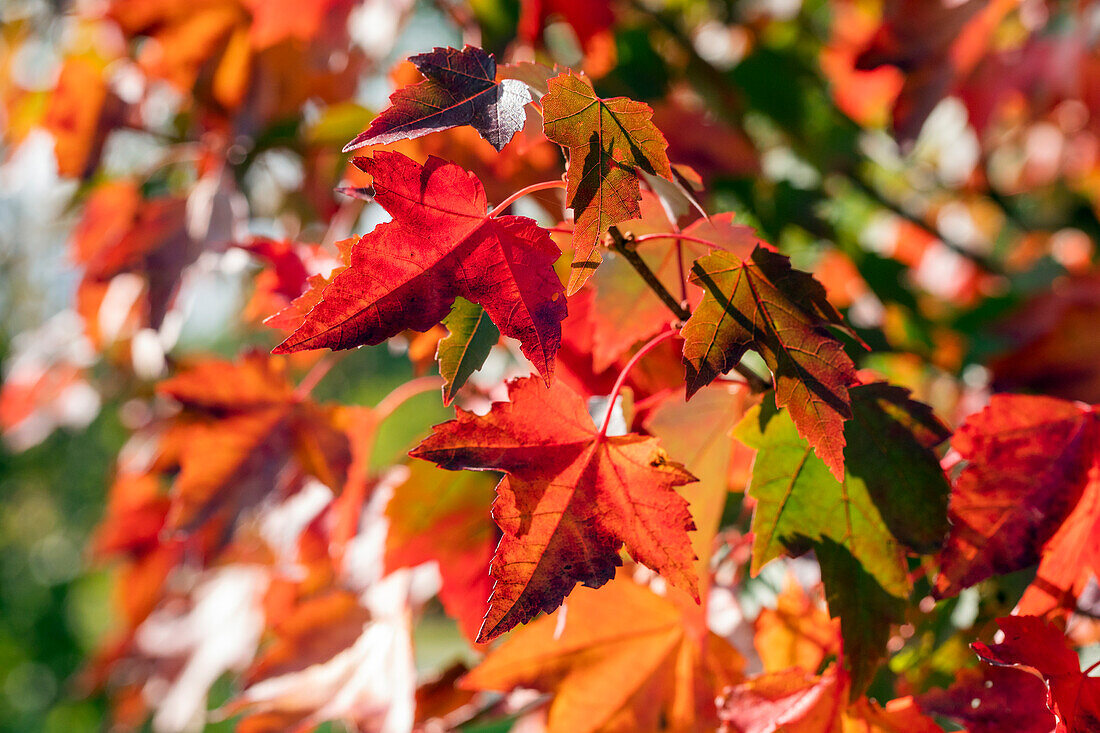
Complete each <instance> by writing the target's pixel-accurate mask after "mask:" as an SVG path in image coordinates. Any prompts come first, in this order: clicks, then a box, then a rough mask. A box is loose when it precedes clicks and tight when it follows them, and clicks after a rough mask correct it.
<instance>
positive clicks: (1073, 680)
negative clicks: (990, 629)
mask: <svg viewBox="0 0 1100 733" xmlns="http://www.w3.org/2000/svg"><path fill="white" fill-rule="evenodd" d="M997 625H998V626H1000V627H1001V631H1002V632H1004V635H1005V638H1004V641H1002V642H1000V643H999V644H994V645H993V646H986V645H985V644H983V643H982V642H980V641H979V642H975V643H974V644H972V645H971V646H972V647H973V649H974V651H975V652H977V654H978V656H979V657H981V658H982V659H983V660H984V661H986V662H989V663H990V664H995V665H998V666H1001V667H1015V668H1017V669H1024V670H1026V671H1029V672H1031V673H1032V674H1035V675H1037V676H1039V677H1041V678H1042V679H1043V682H1044V683H1045V684H1046V686H1047V690H1048V693H1047V707H1048V708H1049V709H1050V710H1051V712H1053V713H1054V714H1055V715H1056V716H1057V718H1058V729H1057V730H1058V731H1059V732H1061V731H1065V732H1066V733H1086V732H1087V731H1095V730H1100V677H1089V676H1088V675H1086V674H1085V673H1084V672H1082V671H1081V666H1080V665H1081V662H1080V660H1079V659H1078V658H1077V653H1076V652H1075V651H1073V648H1072V647H1071V646H1070V645H1069V644H1068V643H1067V641H1066V637H1065V636H1063V635H1062V632H1061V631H1059V630H1058V629H1057V627H1055V626H1052V625H1051V624H1047V623H1044V622H1043V620H1042V619H1040V618H1038V617H1036V616H1008V617H1005V618H999V619H997Z"/></svg>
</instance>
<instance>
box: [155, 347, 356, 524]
mask: <svg viewBox="0 0 1100 733" xmlns="http://www.w3.org/2000/svg"><path fill="white" fill-rule="evenodd" d="M283 366H284V365H283V364H282V363H281V362H280V360H275V359H271V358H270V357H267V356H265V355H261V354H258V353H252V354H249V355H247V356H245V358H243V359H241V360H240V361H239V362H237V363H229V362H224V361H220V360H216V359H210V360H206V361H201V362H198V363H197V364H195V365H194V366H193V367H192V368H191V369H188V370H186V371H183V372H181V373H180V374H178V375H177V376H175V377H173V378H171V379H168V380H166V381H164V382H161V384H160V385H159V386H158V391H159V392H160V393H161V394H164V395H168V396H170V397H172V398H174V399H175V400H176V401H178V402H179V403H180V404H181V405H182V406H183V407H184V411H183V412H182V413H181V414H180V415H179V416H177V417H176V420H175V423H174V427H175V431H176V432H175V435H174V438H175V439H176V440H177V441H179V443H178V451H179V453H178V456H179V467H180V472H179V476H178V477H177V478H176V480H175V485H174V488H173V492H172V494H173V495H172V510H171V512H170V513H169V516H168V520H167V525H168V527H169V528H170V529H184V530H191V529H194V528H196V527H198V526H200V525H202V524H203V523H205V522H207V521H208V520H210V519H211V518H213V517H215V516H218V515H222V516H225V518H228V519H231V520H232V519H235V518H236V516H237V515H238V514H239V513H240V512H242V511H243V510H244V509H246V508H248V507H249V506H251V505H253V504H256V503H258V502H259V501H261V500H262V499H263V498H264V497H266V496H268V495H269V494H270V493H272V492H273V491H274V490H275V489H276V488H277V486H279V485H280V484H284V483H286V478H287V477H288V476H289V475H291V474H292V473H293V472H289V473H287V467H288V466H289V465H290V461H291V459H295V461H294V463H295V465H296V466H297V467H299V468H300V469H301V470H303V471H304V472H305V473H308V474H311V475H313V476H315V477H317V478H318V479H319V480H320V481H321V482H323V483H325V484H327V485H328V486H330V487H332V488H333V489H334V490H339V489H340V488H341V487H342V485H343V483H344V478H345V476H346V474H347V470H348V464H349V462H350V460H351V455H350V447H349V444H348V438H347V436H346V435H345V433H344V432H343V430H341V429H340V427H339V418H338V414H337V413H336V412H335V411H333V410H332V409H328V408H325V407H322V406H320V405H317V404H315V403H314V402H312V401H311V400H308V399H304V398H302V397H300V396H298V395H296V394H295V391H294V390H293V388H292V387H291V385H290V383H289V382H288V381H287V379H286V377H285V375H284V373H283ZM226 515H227V516H226Z"/></svg>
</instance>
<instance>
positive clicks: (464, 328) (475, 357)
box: [436, 298, 500, 405]
mask: <svg viewBox="0 0 1100 733" xmlns="http://www.w3.org/2000/svg"><path fill="white" fill-rule="evenodd" d="M443 325H444V326H446V327H447V331H448V333H447V336H446V337H444V338H442V339H440V341H439V348H438V349H437V351H436V359H437V360H438V361H439V374H440V376H442V377H443V404H444V405H449V404H451V401H452V400H454V398H455V394H456V393H457V392H458V390H459V389H461V388H462V385H464V384H465V383H466V380H467V379H469V378H470V375H471V374H473V373H474V372H476V371H477V370H478V369H480V368H481V365H482V364H484V363H485V358H486V357H487V356H489V351H490V350H491V349H492V348H493V346H495V345H496V343H497V341H499V340H500V331H498V330H497V327H496V326H494V325H493V322H492V321H491V320H489V315H488V314H487V313H486V312H485V309H484V308H482V307H480V306H477V305H474V304H473V303H471V302H470V301H468V300H466V299H465V298H456V299H455V305H454V308H452V309H451V312H450V313H449V314H448V315H447V317H446V318H444V319H443Z"/></svg>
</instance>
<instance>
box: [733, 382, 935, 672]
mask: <svg viewBox="0 0 1100 733" xmlns="http://www.w3.org/2000/svg"><path fill="white" fill-rule="evenodd" d="M852 404H853V411H854V412H855V415H856V417H855V419H853V420H851V421H849V423H847V424H846V426H845V434H846V437H847V438H848V445H847V447H846V449H845V457H846V463H847V467H848V470H847V472H846V475H845V477H844V480H843V481H839V482H838V481H837V480H836V479H835V478H834V477H833V476H832V475H831V473H830V472H829V470H828V469H827V468H826V466H825V464H824V462H823V461H822V460H821V459H820V458H818V457H816V456H814V455H811V449H810V446H809V445H808V444H807V442H806V441H805V440H804V439H803V438H801V437H799V435H798V432H797V430H796V428H795V425H794V423H793V421H792V419H791V418H790V417H789V415H787V413H785V412H780V413H774V412H772V411H765V410H764V409H762V408H754V409H753V410H751V411H750V412H749V413H748V414H747V415H746V416H745V419H744V420H742V421H741V423H740V424H739V425H738V426H737V428H736V429H735V430H734V436H735V437H737V438H738V439H739V440H741V441H742V442H743V443H745V444H746V445H748V446H749V447H750V448H755V449H756V450H758V451H759V453H758V455H757V458H756V462H755V464H754V466H753V476H752V484H751V485H750V487H749V491H748V495H749V496H750V497H752V498H753V499H755V500H756V508H755V509H754V511H753V518H752V529H753V533H754V541H753V553H752V566H751V568H750V570H751V572H752V573H753V574H754V575H755V574H756V573H758V572H759V571H760V569H761V568H762V567H763V566H764V564H765V563H767V562H768V561H770V560H772V559H774V558H776V557H778V556H779V555H780V554H782V553H783V552H784V551H785V550H786V551H789V552H793V553H795V554H798V553H800V552H804V551H805V550H807V549H809V548H810V547H811V546H812V547H813V549H814V550H815V551H816V553H817V555H818V560H819V562H820V563H821V570H822V577H823V581H824V584H825V591H826V597H827V599H828V601H829V609H830V612H831V613H832V614H833V615H834V616H839V617H840V619H841V633H842V635H843V637H844V647H845V650H846V660H847V661H848V662H849V663H850V665H851V667H852V670H853V687H854V689H856V690H862V689H863V686H864V685H865V684H866V683H867V682H869V681H870V676H871V674H872V673H873V671H874V668H875V665H876V661H877V659H878V657H879V656H880V655H881V650H882V648H883V645H884V644H885V642H886V639H887V636H888V633H889V625H890V623H891V622H892V621H893V620H896V619H897V618H898V617H899V616H900V614H901V612H902V611H903V610H904V604H903V603H902V600H903V599H905V598H907V597H908V594H909V580H908V568H907V566H906V563H905V559H904V553H903V544H905V545H908V546H909V547H912V548H914V549H920V550H922V551H927V550H930V549H934V548H935V546H936V545H937V544H938V542H939V541H940V540H941V539H942V537H943V535H944V534H945V533H946V530H947V527H946V522H945V517H944V511H943V508H944V502H945V497H946V495H947V492H948V486H947V480H946V478H945V477H944V475H943V472H942V471H941V470H940V467H939V462H938V460H937V457H936V454H935V453H934V452H933V451H932V447H933V446H935V445H936V444H938V443H940V442H942V441H943V440H945V439H946V437H947V435H948V431H947V429H946V428H945V427H944V426H943V425H942V424H940V423H939V422H938V421H937V420H935V418H934V417H933V416H932V415H931V411H930V410H929V409H928V407H927V406H925V405H922V404H920V403H918V402H915V401H913V400H911V399H909V398H908V393H907V392H906V391H905V390H904V389H901V388H898V387H891V386H889V385H885V384H881V383H879V384H869V385H861V386H858V387H854V388H853V389H852ZM769 412H770V414H769Z"/></svg>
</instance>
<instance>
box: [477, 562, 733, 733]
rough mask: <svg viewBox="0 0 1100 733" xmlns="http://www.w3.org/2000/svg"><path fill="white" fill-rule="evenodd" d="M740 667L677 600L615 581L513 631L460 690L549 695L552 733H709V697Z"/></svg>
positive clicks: (696, 614) (712, 720) (698, 615)
mask: <svg viewBox="0 0 1100 733" xmlns="http://www.w3.org/2000/svg"><path fill="white" fill-rule="evenodd" d="M620 575H621V574H620ZM743 667H744V660H743V659H742V658H741V655H740V654H738V653H737V651H736V650H735V649H734V648H733V647H732V646H730V645H729V643H728V642H726V640H725V639H723V638H722V637H720V636H717V635H716V634H713V633H710V632H708V631H707V630H706V626H705V624H704V623H703V619H702V612H701V611H700V609H699V608H698V607H696V606H694V605H693V604H691V602H690V601H688V600H687V599H686V598H685V597H684V596H683V595H682V594H676V595H671V594H670V596H669V597H662V596H659V595H657V594H656V593H654V592H653V591H651V590H649V589H648V588H645V587H643V586H640V585H637V584H636V583H634V582H633V581H631V580H629V579H628V578H623V577H619V578H618V579H616V580H614V581H612V582H611V583H608V584H607V586H606V587H604V588H602V589H600V590H599V591H593V590H588V589H580V590H578V591H577V592H576V593H574V594H573V595H572V596H570V598H569V603H568V605H567V606H566V607H564V608H562V609H561V610H559V611H557V612H556V613H555V614H554V615H553V616H549V617H547V618H543V619H540V620H538V621H536V622H535V623H533V624H531V625H529V626H527V627H525V628H523V629H521V630H519V631H517V632H516V633H515V634H514V635H512V637H511V638H509V639H508V641H506V642H505V643H504V644H503V645H502V646H500V647H499V648H498V649H496V650H495V651H493V653H491V654H490V655H489V656H488V657H487V658H486V659H485V660H484V661H483V662H482V663H481V664H480V665H478V666H477V667H476V668H475V669H474V670H473V671H472V672H470V674H469V675H467V676H466V677H465V678H464V679H463V681H462V682H461V684H462V685H463V686H464V687H468V688H474V689H483V690H511V689H514V688H516V687H528V688H534V689H537V690H541V691H543V692H550V693H553V695H554V699H553V701H552V702H551V703H550V711H549V724H548V730H549V733H590V732H592V731H612V730H615V731H627V730H631V731H641V730H658V729H664V730H676V731H695V730H699V731H703V730H711V731H713V730H714V729H715V727H716V725H717V719H716V716H715V707H714V698H715V692H716V691H718V690H720V689H722V687H723V686H724V685H728V684H731V683H734V682H737V681H739V680H740V679H741V672H742V669H743ZM661 722H663V723H664V726H663V727H662V726H661Z"/></svg>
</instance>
